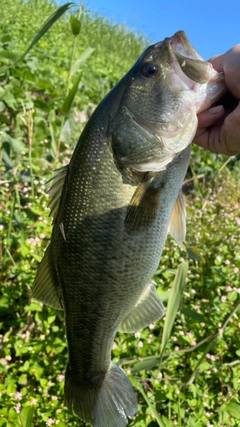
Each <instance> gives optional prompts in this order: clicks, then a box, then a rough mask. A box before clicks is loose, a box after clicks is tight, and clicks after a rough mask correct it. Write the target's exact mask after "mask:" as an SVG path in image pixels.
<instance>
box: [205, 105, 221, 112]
mask: <svg viewBox="0 0 240 427" xmlns="http://www.w3.org/2000/svg"><path fill="white" fill-rule="evenodd" d="M222 109H223V105H216V106H215V107H211V108H209V110H208V111H209V113H211V114H218V113H220V112H221V111H222Z"/></svg>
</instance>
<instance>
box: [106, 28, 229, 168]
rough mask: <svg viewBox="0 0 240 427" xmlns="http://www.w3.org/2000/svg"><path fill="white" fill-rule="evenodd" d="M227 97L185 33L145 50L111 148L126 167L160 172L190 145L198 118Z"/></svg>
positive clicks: (128, 81)
mask: <svg viewBox="0 0 240 427" xmlns="http://www.w3.org/2000/svg"><path fill="white" fill-rule="evenodd" d="M225 91H226V88H225V84H224V76H223V74H222V73H218V72H217V71H215V70H214V68H213V66H212V64H211V63H210V62H207V61H204V60H203V59H202V58H201V56H200V55H199V54H198V53H197V51H196V50H195V49H194V48H193V46H192V45H191V44H190V42H189V40H188V38H187V36H186V34H185V32H184V31H178V32H177V33H176V34H174V36H172V37H168V38H166V39H165V40H163V41H161V42H159V43H156V44H154V45H152V46H150V47H148V48H147V49H146V50H145V52H143V54H142V55H141V56H140V58H139V59H138V61H137V62H136V63H135V64H134V66H133V68H132V69H131V70H130V71H129V73H128V74H127V75H126V76H125V87H124V90H123V92H122V98H121V103H120V108H119V110H118V117H117V116H116V117H117V119H115V122H114V131H113V133H112V136H113V138H112V146H113V152H114V154H115V158H116V159H117V160H118V162H119V163H120V164H121V165H122V166H123V167H124V166H125V167H131V168H132V169H135V170H136V171H139V172H146V171H155V172H158V171H161V170H164V169H165V168H166V165H167V164H168V163H169V162H170V161H171V160H172V159H173V158H174V157H175V156H176V155H177V154H178V153H180V152H181V151H182V150H184V149H185V148H186V147H187V146H188V145H189V144H190V143H191V142H192V140H193V138H194V135H195V132H196V128H197V114H198V113H199V112H201V111H203V110H204V109H206V108H208V107H210V105H212V104H213V103H214V102H215V101H217V100H218V99H220V98H221V96H222V95H223V93H224V92H225Z"/></svg>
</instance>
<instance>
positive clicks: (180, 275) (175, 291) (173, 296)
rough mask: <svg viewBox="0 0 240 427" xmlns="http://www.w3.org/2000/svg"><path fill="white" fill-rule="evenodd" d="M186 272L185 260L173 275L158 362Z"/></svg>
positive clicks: (168, 332)
mask: <svg viewBox="0 0 240 427" xmlns="http://www.w3.org/2000/svg"><path fill="white" fill-rule="evenodd" d="M187 272H188V262H187V261H185V262H183V263H182V264H180V265H179V267H178V269H177V274H176V276H175V279H174V283H173V286H172V289H171V292H170V296H169V300H168V305H167V311H166V319H165V322H164V328H163V335H162V343H161V353H160V362H161V360H162V356H163V352H164V350H165V347H166V345H167V342H168V340H169V337H170V335H171V331H172V327H173V323H174V321H175V317H176V314H177V311H178V308H179V305H180V302H181V299H182V294H183V289H184V285H185V282H186V277H187Z"/></svg>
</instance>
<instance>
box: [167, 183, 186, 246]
mask: <svg viewBox="0 0 240 427" xmlns="http://www.w3.org/2000/svg"><path fill="white" fill-rule="evenodd" d="M168 232H169V233H170V234H171V236H172V237H173V238H174V239H175V240H176V241H177V242H178V243H182V242H183V240H184V239H185V236H186V209H185V203H184V198H183V193H182V191H180V193H179V195H178V198H177V200H176V202H175V205H174V208H173V211H172V216H171V220H170V224H169V227H168Z"/></svg>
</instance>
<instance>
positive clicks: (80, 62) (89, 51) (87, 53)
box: [72, 47, 95, 75]
mask: <svg viewBox="0 0 240 427" xmlns="http://www.w3.org/2000/svg"><path fill="white" fill-rule="evenodd" d="M94 50H95V49H94V48H93V47H88V48H87V49H86V50H85V51H84V52H83V53H82V55H81V56H80V57H79V58H78V59H77V60H76V62H75V63H74V64H73V67H72V75H73V74H75V73H76V72H77V71H78V70H79V68H81V67H82V66H83V64H84V63H85V62H86V60H87V59H88V58H89V57H90V56H91V55H92V53H93V52H94Z"/></svg>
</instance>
